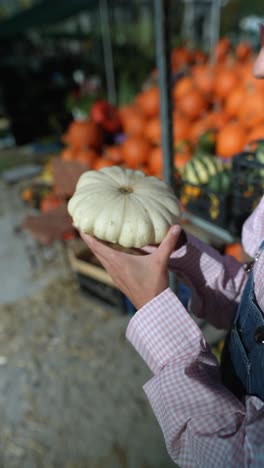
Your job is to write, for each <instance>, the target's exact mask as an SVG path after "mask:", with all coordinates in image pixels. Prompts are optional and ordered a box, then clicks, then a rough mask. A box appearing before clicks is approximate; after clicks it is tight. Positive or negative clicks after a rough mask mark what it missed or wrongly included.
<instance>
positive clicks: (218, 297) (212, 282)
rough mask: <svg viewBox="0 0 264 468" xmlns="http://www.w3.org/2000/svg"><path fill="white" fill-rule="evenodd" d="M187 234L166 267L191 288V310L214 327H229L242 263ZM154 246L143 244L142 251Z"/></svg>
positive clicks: (242, 275) (242, 278)
mask: <svg viewBox="0 0 264 468" xmlns="http://www.w3.org/2000/svg"><path fill="white" fill-rule="evenodd" d="M186 235H187V243H186V245H184V246H183V247H181V248H180V249H178V250H175V251H174V252H173V253H172V255H171V257H170V260H169V269H170V270H171V271H173V272H174V273H175V274H176V276H177V277H178V278H179V279H180V280H182V281H183V282H184V283H185V284H186V285H188V286H189V287H190V290H191V301H190V309H191V311H192V312H193V313H194V314H195V315H196V316H197V317H199V318H204V319H206V320H207V321H208V322H209V323H210V324H212V325H214V326H215V327H216V328H221V329H229V328H230V326H231V323H232V321H233V319H234V315H235V312H236V309H237V305H238V303H239V300H240V297H241V294H242V291H243V288H244V285H245V282H246V279H247V275H246V273H245V271H244V268H243V265H242V264H241V263H240V262H238V261H237V260H236V259H235V258H233V257H231V256H230V255H221V254H220V253H219V252H218V251H217V250H216V249H214V248H213V247H211V246H209V245H208V244H206V243H204V242H203V241H201V240H199V239H197V238H196V237H195V236H192V235H191V234H188V233H186ZM153 249H154V248H153V247H146V248H145V251H147V252H149V253H151V252H152V251H153Z"/></svg>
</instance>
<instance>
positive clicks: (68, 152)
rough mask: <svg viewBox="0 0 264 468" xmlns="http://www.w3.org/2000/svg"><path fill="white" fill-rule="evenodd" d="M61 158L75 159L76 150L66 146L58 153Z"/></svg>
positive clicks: (65, 159) (66, 159)
mask: <svg viewBox="0 0 264 468" xmlns="http://www.w3.org/2000/svg"><path fill="white" fill-rule="evenodd" d="M60 157H61V159H63V160H64V161H73V160H75V157H76V151H74V149H73V148H71V147H70V146H68V147H67V148H64V149H63V150H62V151H61V153H60Z"/></svg>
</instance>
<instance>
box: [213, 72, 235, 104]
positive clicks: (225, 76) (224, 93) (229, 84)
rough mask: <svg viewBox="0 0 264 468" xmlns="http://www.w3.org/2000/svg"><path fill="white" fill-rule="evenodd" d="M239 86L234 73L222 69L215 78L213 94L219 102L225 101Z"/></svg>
mask: <svg viewBox="0 0 264 468" xmlns="http://www.w3.org/2000/svg"><path fill="white" fill-rule="evenodd" d="M239 84H240V80H239V76H238V74H237V73H236V71H235V70H234V69H232V68H226V67H222V68H221V69H220V70H219V71H218V73H217V74H216V76H215V81H214V94H215V96H216V97H217V98H218V99H220V100H223V99H226V98H227V97H228V95H229V94H230V93H231V91H232V90H233V89H235V88H236V87H237V86H238V85H239Z"/></svg>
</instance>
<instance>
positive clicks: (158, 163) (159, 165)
mask: <svg viewBox="0 0 264 468" xmlns="http://www.w3.org/2000/svg"><path fill="white" fill-rule="evenodd" d="M148 168H149V171H150V173H151V174H153V175H158V176H160V175H161V174H162V171H163V155H162V148H161V147H160V146H157V147H156V148H153V149H152V150H151V152H150V154H149V161H148Z"/></svg>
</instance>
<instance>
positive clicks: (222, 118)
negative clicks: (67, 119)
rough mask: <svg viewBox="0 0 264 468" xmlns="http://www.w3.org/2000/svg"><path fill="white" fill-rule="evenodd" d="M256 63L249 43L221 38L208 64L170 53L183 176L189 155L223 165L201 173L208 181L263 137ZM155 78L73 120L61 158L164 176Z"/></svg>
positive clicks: (263, 92)
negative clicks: (124, 101) (117, 102)
mask: <svg viewBox="0 0 264 468" xmlns="http://www.w3.org/2000/svg"><path fill="white" fill-rule="evenodd" d="M253 61H254V52H253V50H252V48H251V46H250V44H249V43H246V42H240V43H239V44H238V45H237V46H236V47H232V44H231V42H230V40H229V39H228V38H226V37H223V38H221V39H220V40H219V41H218V43H217V44H216V47H215V50H214V54H213V57H211V58H210V60H209V58H208V57H207V55H206V54H205V53H203V52H202V51H199V50H190V49H188V48H187V47H186V46H181V47H177V48H175V49H173V51H172V55H171V62H172V71H173V74H174V76H176V77H178V78H177V79H175V82H174V84H173V85H172V89H171V96H172V100H173V122H172V124H173V135H174V136H173V140H174V165H175V170H176V171H177V172H178V173H180V175H181V176H182V177H185V178H186V179H188V175H187V174H191V173H192V171H190V164H192V165H193V159H194V158H196V157H199V161H201V159H203V153H204V155H205V157H206V158H207V157H208V154H210V156H211V158H217V160H221V163H220V162H216V161H214V162H213V164H214V168H215V169H212V170H211V171H210V170H209V169H208V171H207V173H208V177H207V178H206V176H203V178H202V180H201V181H200V182H201V183H207V182H208V180H209V178H210V177H211V176H213V175H215V173H216V172H222V170H225V169H226V168H227V169H228V167H229V166H230V161H231V159H232V157H233V156H234V155H235V154H237V153H239V152H241V151H242V150H243V149H244V148H245V147H246V146H247V145H248V144H249V143H250V142H251V141H254V140H257V139H259V138H263V136H264V112H263V109H264V81H263V80H257V79H255V78H254V77H253V74H252V66H253ZM157 73H158V72H157V70H154V71H153V74H152V76H151V79H149V80H148V84H145V86H144V89H143V90H141V91H140V92H139V93H138V95H137V96H136V97H135V98H134V100H133V102H132V103H130V104H129V105H126V106H123V107H121V108H116V107H114V106H112V105H111V104H109V103H107V102H105V101H98V102H95V104H94V105H93V106H92V108H91V109H90V112H89V115H88V116H87V119H86V120H82V121H73V122H71V124H70V125H69V128H68V129H67V131H66V133H65V135H64V136H63V142H64V143H65V147H64V149H63V150H62V152H61V158H62V159H64V160H74V161H78V162H80V163H82V164H84V165H85V166H86V167H87V168H90V169H100V168H102V167H105V166H111V165H114V164H115V165H121V166H124V167H129V168H132V169H140V170H143V171H144V172H145V173H146V174H148V175H155V176H158V177H162V166H163V158H162V149H161V124H160V117H159V111H160V92H159V88H158V84H157ZM179 76H181V77H180V78H179ZM207 162H208V161H206V160H205V161H204V164H203V167H204V168H205V167H206V166H207V165H208V164H207ZM188 164H189V166H188ZM186 165H187V166H186ZM209 166H212V164H211V165H208V167H209ZM186 167H187V169H186ZM219 168H220V170H219ZM204 170H205V169H204ZM191 179H193V176H192V177H191ZM190 183H192V181H191V180H190Z"/></svg>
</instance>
